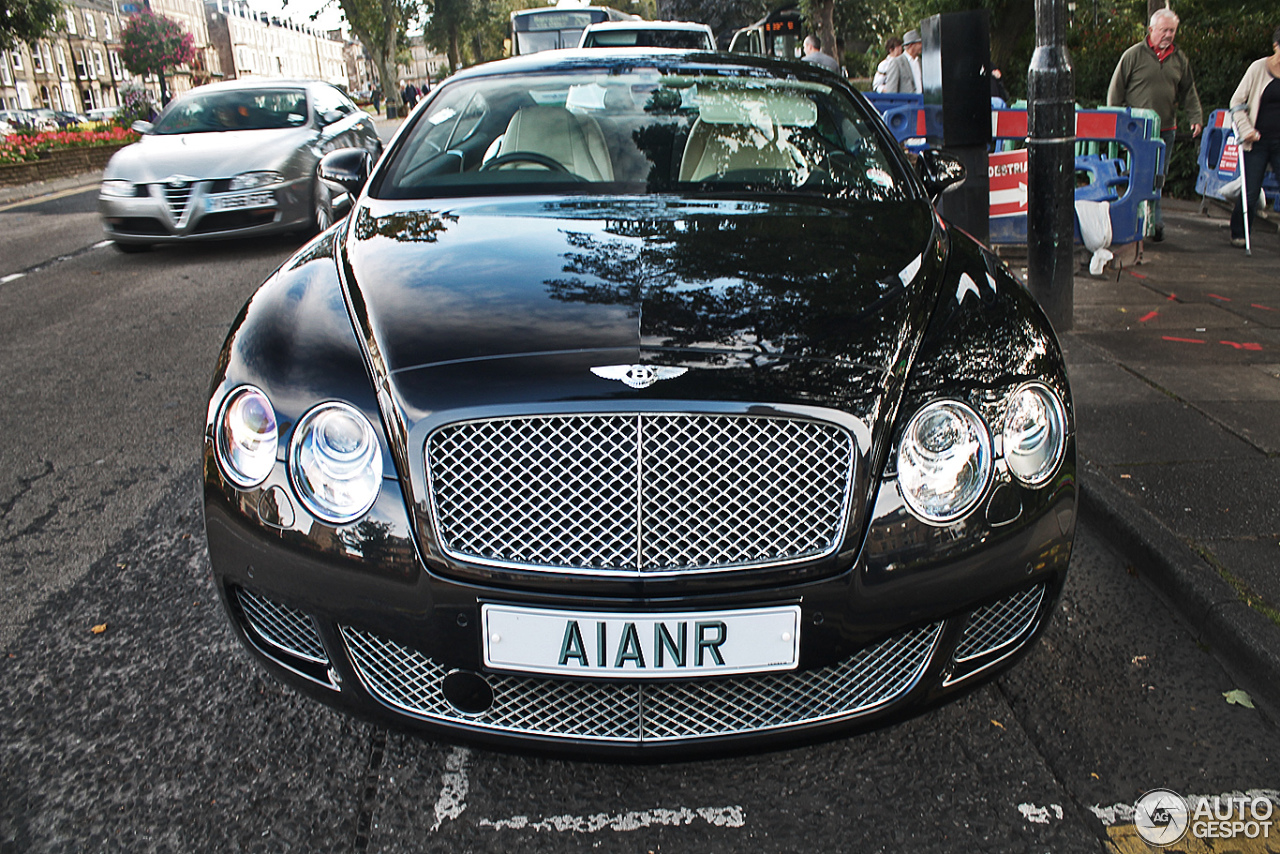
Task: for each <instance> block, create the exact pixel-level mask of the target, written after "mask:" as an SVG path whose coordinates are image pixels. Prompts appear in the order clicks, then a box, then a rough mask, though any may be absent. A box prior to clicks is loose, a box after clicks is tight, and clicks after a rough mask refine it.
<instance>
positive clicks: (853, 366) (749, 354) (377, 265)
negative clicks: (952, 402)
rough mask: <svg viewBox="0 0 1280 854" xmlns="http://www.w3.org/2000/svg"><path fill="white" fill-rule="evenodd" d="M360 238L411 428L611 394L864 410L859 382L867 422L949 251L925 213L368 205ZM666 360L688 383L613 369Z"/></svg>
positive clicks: (366, 288) (392, 373) (359, 217)
mask: <svg viewBox="0 0 1280 854" xmlns="http://www.w3.org/2000/svg"><path fill="white" fill-rule="evenodd" d="M348 222H349V225H348V233H347V235H346V238H345V240H344V241H343V249H342V252H341V260H340V264H341V267H342V271H343V277H344V280H345V283H346V288H347V293H348V295H349V299H350V307H351V308H352V310H353V312H354V315H355V321H356V324H357V328H358V330H359V331H360V333H361V337H362V339H363V340H364V341H365V343H366V346H367V348H368V351H369V353H370V357H371V361H372V363H373V368H374V371H375V374H378V375H379V377H378V379H379V384H380V385H382V384H385V385H384V387H386V388H388V390H389V391H391V392H392V393H393V395H394V397H395V398H396V399H397V401H398V405H399V408H400V410H401V411H400V415H401V416H402V417H403V418H404V419H405V421H407V422H408V424H413V423H414V422H416V421H417V420H418V419H420V418H422V417H425V416H426V415H428V414H430V413H431V412H432V411H438V410H440V409H444V408H457V407H468V406H485V405H493V404H497V403H502V404H520V403H534V402H548V401H553V400H559V401H564V400H576V399H581V398H583V397H590V398H593V399H600V398H604V397H608V396H611V395H632V396H634V395H636V394H642V395H650V396H652V395H655V394H657V395H659V396H667V397H672V396H675V397H681V398H685V399H703V400H714V399H717V398H719V399H726V398H730V399H734V400H750V399H756V400H761V399H769V400H790V401H795V402H800V403H804V402H809V403H819V404H825V405H830V404H833V403H834V404H837V405H841V406H845V405H848V404H847V403H845V402H841V401H840V400H837V399H836V398H839V397H840V396H841V395H842V394H847V393H849V391H848V389H849V386H850V383H851V382H852V383H853V384H854V385H856V386H857V388H858V389H860V390H861V391H860V394H862V395H863V398H864V399H863V400H862V401H861V402H860V403H858V404H856V405H852V408H854V409H857V410H862V411H864V412H865V411H866V409H867V408H868V407H869V406H870V405H872V403H873V401H872V400H871V399H869V398H876V397H877V396H878V395H877V393H876V390H877V389H882V388H883V386H884V385H885V383H883V382H881V379H882V378H883V377H884V376H886V375H887V374H888V373H889V372H890V371H892V370H895V369H897V368H900V367H901V363H902V362H903V357H904V353H906V355H907V357H908V358H907V361H909V356H910V352H911V351H912V349H913V347H914V345H915V342H917V341H918V339H919V335H920V333H921V331H922V328H923V324H924V320H925V318H926V316H927V314H928V307H929V306H931V305H932V302H933V297H934V294H935V293H936V287H937V279H938V278H939V275H940V272H941V269H942V264H943V260H944V259H943V251H944V247H945V240H944V239H943V237H942V232H941V230H940V228H938V226H937V225H936V219H935V216H934V214H933V212H932V209H931V208H930V207H929V206H928V205H927V204H925V203H923V202H902V203H893V204H885V203H876V204H874V205H872V204H858V203H847V204H846V203H842V204H839V205H832V204H827V203H824V204H814V203H799V202H794V201H778V202H773V203H761V202H756V201H753V202H735V201H689V200H682V199H663V198H657V199H653V198H651V199H644V200H636V199H620V200H615V199H601V198H591V199H578V200H574V199H569V200H566V199H562V198H560V199H527V200H517V201H514V202H513V201H511V200H503V201H502V202H501V203H498V202H494V201H493V200H491V199H490V200H485V199H477V200H474V201H469V202H466V203H461V204H459V203H457V202H456V200H454V201H453V202H451V205H450V206H448V207H445V206H441V207H440V208H439V209H428V208H425V207H424V206H423V205H422V203H421V202H417V203H414V204H412V205H409V204H406V203H403V202H388V201H379V200H369V199H365V200H362V201H361V203H360V205H359V206H358V208H357V209H356V211H355V212H354V213H353V215H352V217H351V218H350V220H349V221H348ZM650 363H651V364H653V365H657V366H668V367H675V368H679V367H681V366H683V367H685V368H686V370H687V372H688V373H689V376H687V377H684V378H683V379H682V380H681V381H680V382H679V383H674V384H673V383H664V384H661V385H660V386H659V389H658V390H655V389H649V390H647V391H638V390H636V389H635V388H633V387H629V386H628V384H626V381H625V379H624V380H623V381H621V382H619V381H616V380H618V377H616V376H614V377H609V376H604V375H602V374H601V372H600V371H597V370H594V369H597V368H607V367H608V366H615V367H616V366H619V365H621V366H624V367H625V366H629V365H635V364H641V365H644V364H650ZM693 368H696V369H698V370H691V369H693ZM605 373H606V374H607V373H609V371H605ZM612 373H615V374H616V373H618V371H617V370H614V371H612ZM668 373H669V372H668ZM713 373H714V377H713ZM899 373H901V371H899ZM766 377H767V380H765V379H762V378H766ZM762 383H765V384H767V385H769V386H770V387H769V388H762V387H761V384H762ZM820 389H827V390H828V391H821V390H820ZM848 403H851V402H848Z"/></svg>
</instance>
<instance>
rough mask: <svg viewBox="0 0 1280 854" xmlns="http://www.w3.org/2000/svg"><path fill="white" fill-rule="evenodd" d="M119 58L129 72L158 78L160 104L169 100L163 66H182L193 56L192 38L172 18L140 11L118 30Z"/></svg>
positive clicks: (193, 41) (194, 48)
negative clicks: (152, 75)
mask: <svg viewBox="0 0 1280 854" xmlns="http://www.w3.org/2000/svg"><path fill="white" fill-rule="evenodd" d="M120 42H121V48H120V60H121V61H122V62H123V63H124V67H125V68H127V69H129V71H130V73H132V74H139V75H142V76H143V77H146V76H147V75H148V74H154V75H156V77H158V78H160V103H161V104H167V103H169V86H168V83H167V82H166V81H165V78H164V72H165V69H166V68H175V67H177V66H179V65H184V64H186V63H188V62H191V61H192V60H194V59H195V58H196V46H195V37H194V36H192V35H191V33H189V32H187V31H186V30H185V29H183V27H182V25H181V24H179V23H178V22H177V21H175V20H173V19H172V18H166V17H165V16H164V15H156V14H154V13H152V12H151V10H149V9H148V10H144V11H142V12H139V13H138V14H136V15H133V16H131V17H130V18H129V21H128V23H126V24H125V25H124V28H123V29H122V30H121V31H120Z"/></svg>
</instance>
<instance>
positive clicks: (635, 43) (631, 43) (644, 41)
mask: <svg viewBox="0 0 1280 854" xmlns="http://www.w3.org/2000/svg"><path fill="white" fill-rule="evenodd" d="M582 46H583V47H670V48H678V49H681V50H714V49H715V45H713V44H712V43H711V38H710V37H709V36H708V35H707V32H706V30H674V29H671V30H666V29H652V30H647V29H635V30H588V31H587V37H586V38H585V39H584V40H583V43H582Z"/></svg>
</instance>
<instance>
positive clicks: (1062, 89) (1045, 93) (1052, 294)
mask: <svg viewBox="0 0 1280 854" xmlns="http://www.w3.org/2000/svg"><path fill="white" fill-rule="evenodd" d="M1066 13H1067V6H1066V0H1036V50H1035V53H1033V54H1032V55H1031V65H1030V67H1029V68H1028V71H1027V105H1028V116H1027V123H1028V124H1027V129H1028V137H1027V149H1028V150H1027V189H1028V196H1029V197H1028V199H1027V285H1028V287H1030V289H1031V293H1032V294H1033V295H1034V296H1035V297H1036V299H1037V300H1039V301H1040V305H1041V306H1042V307H1043V308H1044V311H1045V314H1047V315H1048V316H1049V320H1050V321H1051V322H1052V323H1053V326H1054V328H1055V329H1056V330H1058V331H1059V332H1065V331H1067V330H1068V329H1070V328H1071V315H1072V311H1073V309H1074V304H1073V300H1072V282H1071V277H1072V275H1073V273H1074V266H1075V250H1074V245H1073V244H1074V239H1075V141H1076V110H1075V87H1074V84H1073V79H1072V72H1071V61H1070V59H1069V58H1068V56H1067V48H1066V35H1067V23H1066V22H1067V14H1066Z"/></svg>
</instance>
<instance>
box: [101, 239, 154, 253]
mask: <svg viewBox="0 0 1280 854" xmlns="http://www.w3.org/2000/svg"><path fill="white" fill-rule="evenodd" d="M111 245H112V246H114V247H115V248H116V251H117V252H123V253H124V254H126V255H136V254H137V253H139V252H149V251H151V244H150V243H121V242H120V241H119V240H116V241H112V244H111Z"/></svg>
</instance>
